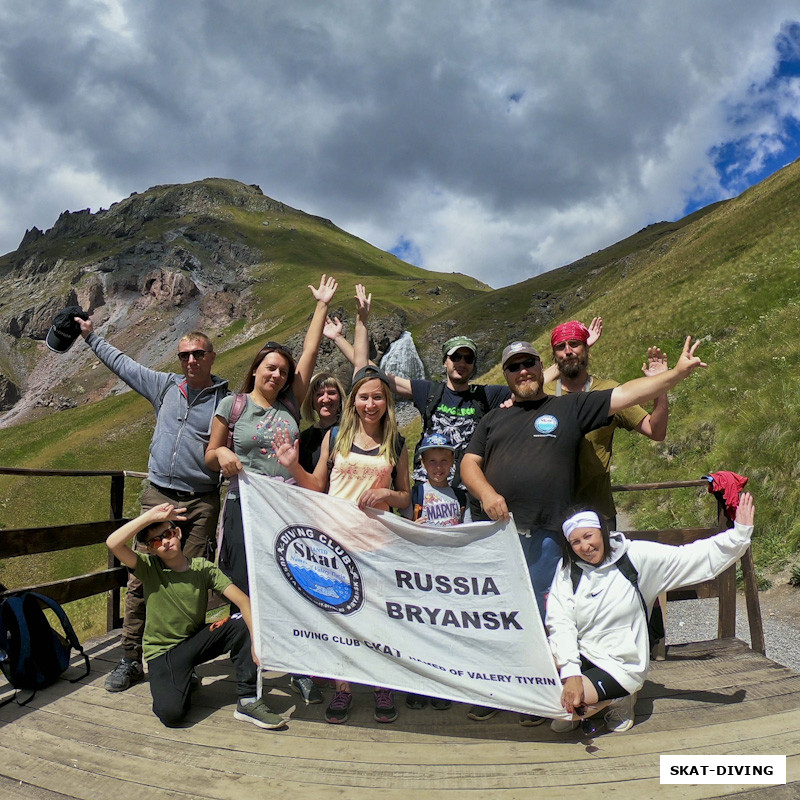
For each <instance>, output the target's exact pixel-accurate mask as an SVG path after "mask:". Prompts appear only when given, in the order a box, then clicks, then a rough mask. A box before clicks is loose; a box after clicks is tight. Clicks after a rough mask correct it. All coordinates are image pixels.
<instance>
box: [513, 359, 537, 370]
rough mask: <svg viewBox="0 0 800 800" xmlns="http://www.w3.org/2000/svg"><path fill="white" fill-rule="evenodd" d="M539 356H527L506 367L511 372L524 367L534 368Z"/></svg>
mask: <svg viewBox="0 0 800 800" xmlns="http://www.w3.org/2000/svg"><path fill="white" fill-rule="evenodd" d="M539 360H540V359H538V358H526V359H525V360H524V361H515V362H514V363H513V364H507V365H506V366H505V369H507V370H508V371H509V372H519V371H520V370H521V369H522V368H523V367H524V368H525V369H533V368H534V367H535V366H536V365H537V364H538V363H539Z"/></svg>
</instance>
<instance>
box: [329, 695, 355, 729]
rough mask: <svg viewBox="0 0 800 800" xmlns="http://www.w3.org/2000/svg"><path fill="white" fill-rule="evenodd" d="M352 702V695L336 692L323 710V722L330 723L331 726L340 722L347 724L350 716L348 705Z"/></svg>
mask: <svg viewBox="0 0 800 800" xmlns="http://www.w3.org/2000/svg"><path fill="white" fill-rule="evenodd" d="M352 702H353V695H352V693H351V692H336V694H335V695H334V696H333V700H331V702H330V703H329V704H328V707H327V708H326V709H325V721H326V722H330V723H331V724H332V725H338V724H339V723H340V722H347V718H348V717H349V716H350V704H351V703H352Z"/></svg>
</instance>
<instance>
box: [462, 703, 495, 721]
mask: <svg viewBox="0 0 800 800" xmlns="http://www.w3.org/2000/svg"><path fill="white" fill-rule="evenodd" d="M499 710H500V709H499V708H489V707H488V706H472V707H471V708H470V710H469V711H467V717H468V718H469V719H474V720H476V721H477V722H483V721H484V720H487V719H491V718H492V717H493V716H494V715H495V714H496V713H497V712H498V711H499Z"/></svg>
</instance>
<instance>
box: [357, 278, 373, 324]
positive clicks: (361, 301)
mask: <svg viewBox="0 0 800 800" xmlns="http://www.w3.org/2000/svg"><path fill="white" fill-rule="evenodd" d="M371 305H372V292H370V293H369V294H367V289H366V287H365V286H364V285H363V284H361V283H357V284H356V306H357V310H358V316H359V319H361V320H363V321H364V322H366V321H367V317H369V309H370V306H371Z"/></svg>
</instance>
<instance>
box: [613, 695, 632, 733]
mask: <svg viewBox="0 0 800 800" xmlns="http://www.w3.org/2000/svg"><path fill="white" fill-rule="evenodd" d="M636 694H637V693H636V692H634V693H633V694H629V695H627V696H626V697H620V699H619V700H615V701H614V702H613V703H612V704H611V705H610V706H609V707H608V708H609V710H608V712H607V713H606V728H608V730H609V731H611V732H612V733H624V732H625V731H627V730H630V729H631V728H632V727H633V721H634V718H635V717H636V711H635V706H636Z"/></svg>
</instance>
